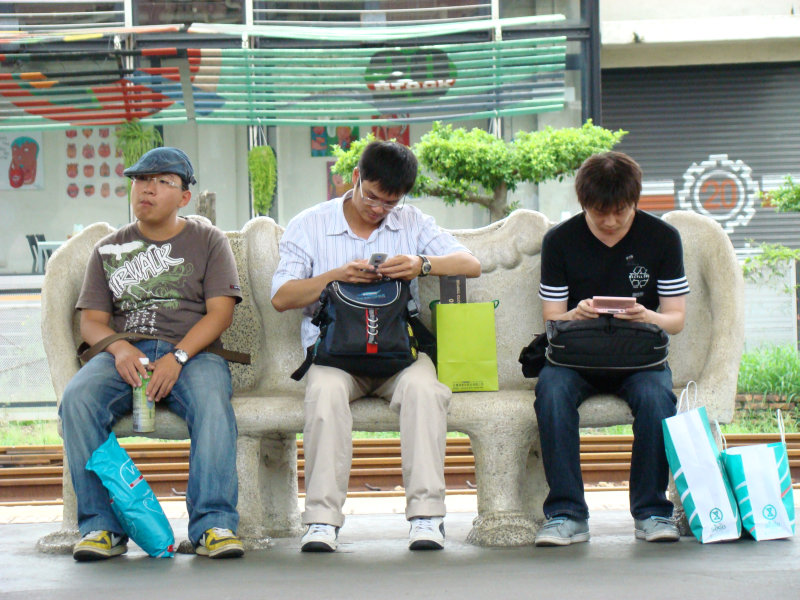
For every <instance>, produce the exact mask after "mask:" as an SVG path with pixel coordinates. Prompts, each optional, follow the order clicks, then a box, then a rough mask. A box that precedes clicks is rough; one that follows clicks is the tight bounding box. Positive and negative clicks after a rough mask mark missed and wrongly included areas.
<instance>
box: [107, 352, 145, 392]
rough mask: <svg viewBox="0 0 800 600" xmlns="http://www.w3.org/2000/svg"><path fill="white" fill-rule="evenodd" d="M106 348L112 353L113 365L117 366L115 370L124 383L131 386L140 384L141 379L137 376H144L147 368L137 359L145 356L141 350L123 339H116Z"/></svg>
mask: <svg viewBox="0 0 800 600" xmlns="http://www.w3.org/2000/svg"><path fill="white" fill-rule="evenodd" d="M112 346H113V350H112ZM106 350H108V351H109V352H110V353H111V354H113V356H114V366H116V367H117V372H118V373H119V374H120V377H122V379H124V380H125V383H127V384H128V385H130V386H132V387H139V386H140V385H142V380H141V378H140V377H139V376H140V375H141V376H142V377H144V376H146V375H147V370H146V369H145V366H144V365H143V364H142V363H141V362H140V361H139V359H140V358H144V357H145V355H144V354H143V353H142V351H141V350H139V349H138V348H137V347H136V346H134V345H133V344H131V343H129V342H126V341H124V340H117V341H116V342H114V343H113V344H111V346H109V347H108V348H107V349H106Z"/></svg>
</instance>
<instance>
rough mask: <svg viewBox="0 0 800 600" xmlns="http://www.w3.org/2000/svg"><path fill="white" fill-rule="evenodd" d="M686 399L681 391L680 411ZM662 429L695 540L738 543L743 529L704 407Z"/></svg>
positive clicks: (669, 421)
mask: <svg viewBox="0 0 800 600" xmlns="http://www.w3.org/2000/svg"><path fill="white" fill-rule="evenodd" d="M693 383H694V382H690V385H691V384H693ZM687 387H688V386H687ZM695 389H696V387H695ZM687 396H688V394H687V393H686V390H684V393H683V394H681V402H680V403H679V407H680V406H681V405H683V400H684V398H685V397H687ZM662 426H663V429H664V444H665V447H666V452H667V461H668V462H669V466H670V470H671V471H672V476H673V478H674V479H675V486H676V487H677V489H678V493H679V494H680V498H681V502H682V503H683V508H684V511H685V512H686V517H687V519H688V521H689V527H690V528H691V530H692V533H693V534H694V536H695V537H696V538H697V539H698V540H700V541H701V542H703V543H704V544H705V543H709V542H721V541H724V540H735V539H738V538H739V537H740V536H741V533H742V527H741V522H740V520H739V512H738V507H737V504H736V498H735V497H734V495H733V492H732V491H731V488H730V486H729V484H728V482H727V480H726V479H725V472H724V468H723V466H722V462H721V460H720V452H719V449H718V448H717V445H716V443H715V442H714V438H713V437H712V435H711V429H710V427H709V425H708V416H707V414H706V409H705V407H704V406H701V407H699V408H694V409H690V410H685V411H684V412H679V413H678V414H677V415H675V416H674V417H670V418H668V419H664V421H663V423H662Z"/></svg>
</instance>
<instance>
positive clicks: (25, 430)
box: [0, 421, 61, 446]
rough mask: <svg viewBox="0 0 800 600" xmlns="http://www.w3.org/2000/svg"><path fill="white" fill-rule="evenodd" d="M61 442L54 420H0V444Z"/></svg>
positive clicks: (37, 444) (24, 444) (22, 444)
mask: <svg viewBox="0 0 800 600" xmlns="http://www.w3.org/2000/svg"><path fill="white" fill-rule="evenodd" d="M50 444H61V436H60V435H58V425H57V424H56V422H55V421H0V446H45V445H50Z"/></svg>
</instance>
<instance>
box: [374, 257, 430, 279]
mask: <svg viewBox="0 0 800 600" xmlns="http://www.w3.org/2000/svg"><path fill="white" fill-rule="evenodd" d="M421 268H422V259H421V258H420V257H419V256H416V255H412V254H398V255H397V256H392V257H391V258H389V259H387V260H386V262H384V263H383V264H382V265H381V266H380V267H378V274H379V275H382V276H384V277H389V278H391V279H405V280H406V281H411V280H412V279H414V278H415V277H417V276H419V273H420V270H421Z"/></svg>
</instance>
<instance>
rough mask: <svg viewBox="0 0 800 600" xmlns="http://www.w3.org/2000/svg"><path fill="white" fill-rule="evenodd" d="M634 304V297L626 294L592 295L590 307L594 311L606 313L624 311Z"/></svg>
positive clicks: (611, 313)
mask: <svg viewBox="0 0 800 600" xmlns="http://www.w3.org/2000/svg"><path fill="white" fill-rule="evenodd" d="M634 306H636V298H630V297H628V296H594V297H593V298H592V308H593V309H594V310H595V312H599V313H603V314H607V315H613V314H617V313H624V312H625V311H627V310H628V309H629V308H633V307H634Z"/></svg>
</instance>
